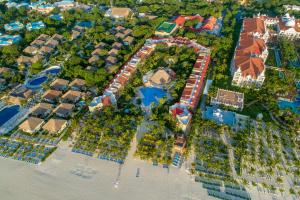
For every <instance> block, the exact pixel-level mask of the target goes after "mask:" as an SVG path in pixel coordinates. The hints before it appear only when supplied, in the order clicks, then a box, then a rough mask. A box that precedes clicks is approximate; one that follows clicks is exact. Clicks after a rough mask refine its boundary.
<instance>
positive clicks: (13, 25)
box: [4, 21, 24, 31]
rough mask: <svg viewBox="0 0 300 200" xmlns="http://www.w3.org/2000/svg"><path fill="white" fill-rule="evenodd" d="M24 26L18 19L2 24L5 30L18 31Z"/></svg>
mask: <svg viewBox="0 0 300 200" xmlns="http://www.w3.org/2000/svg"><path fill="white" fill-rule="evenodd" d="M23 28H24V25H23V24H22V23H20V22H18V21H16V22H12V23H9V24H4V29H5V31H19V30H21V29H23Z"/></svg>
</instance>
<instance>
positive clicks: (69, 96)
mask: <svg viewBox="0 0 300 200" xmlns="http://www.w3.org/2000/svg"><path fill="white" fill-rule="evenodd" d="M82 95H83V93H82V92H79V91H76V90H69V91H68V92H66V93H65V94H64V95H63V96H62V97H61V100H62V102H65V103H77V102H78V101H79V100H80V99H81V97H82Z"/></svg>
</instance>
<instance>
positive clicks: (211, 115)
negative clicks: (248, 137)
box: [203, 106, 236, 126]
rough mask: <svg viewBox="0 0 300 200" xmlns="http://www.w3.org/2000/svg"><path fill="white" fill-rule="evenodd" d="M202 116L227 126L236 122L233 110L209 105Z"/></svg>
mask: <svg viewBox="0 0 300 200" xmlns="http://www.w3.org/2000/svg"><path fill="white" fill-rule="evenodd" d="M217 113H218V114H217ZM203 118H204V119H209V120H213V121H214V122H216V123H217V124H226V125H229V126H233V125H234V124H235V123H236V120H235V113H234V112H231V111H226V110H221V109H218V108H214V107H209V106H207V107H206V111H205V112H203Z"/></svg>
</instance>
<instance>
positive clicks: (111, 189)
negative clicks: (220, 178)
mask: <svg viewBox="0 0 300 200" xmlns="http://www.w3.org/2000/svg"><path fill="white" fill-rule="evenodd" d="M137 168H140V177H138V178H137V177H136V171H137ZM0 170H1V172H0V194H1V199H3V200H19V199H20V200H21V199H22V200H62V199H63V200H99V199H100V200H102V199H103V200H115V199H125V200H126V199H130V200H140V199H143V200H152V199H153V200H159V199H163V200H167V199H172V200H177V199H178V200H179V199H180V200H182V199H183V200H185V199H186V200H188V199H191V200H194V199H195V200H196V199H197V200H201V199H203V200H204V199H213V198H212V197H209V196H208V195H207V192H206V190H205V189H203V188H202V187H201V185H200V184H199V183H196V182H194V180H192V179H191V178H190V177H189V176H188V175H187V173H186V172H185V171H184V169H176V168H170V170H169V173H168V171H167V170H166V169H163V168H162V167H154V166H152V165H150V164H149V163H146V162H143V161H140V160H136V159H130V161H127V162H126V163H125V164H124V166H123V167H122V169H121V173H120V177H119V180H120V182H119V185H118V188H115V182H116V179H117V177H118V173H119V166H118V165H116V164H115V163H113V162H108V161H102V160H99V159H96V158H90V157H87V156H83V155H80V154H74V153H71V152H70V149H69V148H66V147H59V148H58V149H57V151H55V152H54V153H53V154H52V155H51V156H50V157H49V158H48V159H47V160H46V162H44V163H42V164H41V165H37V166H36V165H32V164H28V163H25V162H20V161H14V160H11V159H5V158H0Z"/></svg>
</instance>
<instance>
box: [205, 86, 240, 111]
mask: <svg viewBox="0 0 300 200" xmlns="http://www.w3.org/2000/svg"><path fill="white" fill-rule="evenodd" d="M211 104H212V105H225V106H230V107H233V108H236V109H240V110H243V108H244V93H239V92H234V91H229V90H224V89H218V92H217V96H216V97H213V98H212V99H211Z"/></svg>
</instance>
